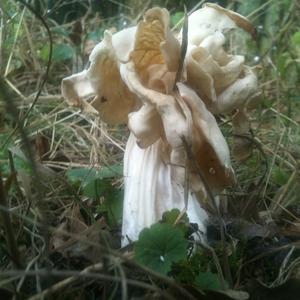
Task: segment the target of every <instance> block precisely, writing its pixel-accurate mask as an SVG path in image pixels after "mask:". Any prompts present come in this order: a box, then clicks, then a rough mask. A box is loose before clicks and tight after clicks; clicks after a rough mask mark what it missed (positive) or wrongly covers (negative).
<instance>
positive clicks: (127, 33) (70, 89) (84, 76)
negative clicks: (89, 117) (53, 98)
mask: <svg viewBox="0 0 300 300" xmlns="http://www.w3.org/2000/svg"><path fill="white" fill-rule="evenodd" d="M134 35H135V28H129V29H125V30H123V31H121V32H119V33H116V34H115V35H113V36H112V35H111V34H110V33H109V32H108V31H106V32H105V34H104V39H103V40H102V42H101V43H99V44H98V45H97V46H96V47H95V48H94V50H93V51H92V53H91V55H90V67H89V68H88V69H87V70H85V71H83V72H81V73H78V74H75V75H72V76H69V77H67V78H64V79H63V81H62V94H63V96H64V98H65V99H66V100H67V101H68V103H69V104H71V105H73V106H77V107H80V108H81V109H82V110H83V111H85V112H88V113H95V114H99V115H100V117H101V119H102V120H103V121H105V122H107V123H110V124H116V123H127V120H128V114H129V113H130V112H132V111H134V110H136V109H138V107H139V103H138V101H137V98H136V96H135V95H134V94H132V93H131V92H130V91H129V89H128V88H127V86H126V85H125V84H124V82H123V80H122V79H121V76H120V71H119V60H121V59H123V60H126V59H128V54H129V52H130V49H131V47H132V46H133V42H134ZM91 96H94V98H93V100H92V101H91V103H89V102H88V101H87V98H90V97H91Z"/></svg>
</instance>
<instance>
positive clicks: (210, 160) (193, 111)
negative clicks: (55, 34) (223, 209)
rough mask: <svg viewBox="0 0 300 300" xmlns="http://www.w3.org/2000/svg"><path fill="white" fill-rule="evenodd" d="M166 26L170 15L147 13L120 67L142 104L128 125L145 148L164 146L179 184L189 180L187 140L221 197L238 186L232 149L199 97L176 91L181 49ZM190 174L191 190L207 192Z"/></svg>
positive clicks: (155, 11) (180, 85) (187, 90)
mask: <svg viewBox="0 0 300 300" xmlns="http://www.w3.org/2000/svg"><path fill="white" fill-rule="evenodd" d="M168 24H169V15H168V13H167V11H166V10H164V9H160V8H154V9H151V10H149V11H148V12H147V13H146V16H145V18H144V20H143V21H142V22H141V23H139V25H138V27H137V34H136V41H135V46H134V49H133V51H132V52H131V54H130V57H131V60H130V61H129V62H128V63H127V64H124V65H121V75H122V78H123V80H124V82H125V83H126V85H127V86H128V87H129V89H130V90H131V92H132V93H134V94H136V95H137V96H138V98H139V99H140V100H141V102H142V103H143V106H142V108H141V109H140V110H139V111H137V112H133V113H131V114H130V115H129V123H128V125H129V128H130V130H131V131H132V132H133V133H134V135H135V136H136V138H137V143H138V144H139V145H140V146H141V147H148V146H150V145H151V144H153V143H154V142H156V141H157V140H159V139H160V138H161V139H162V140H164V141H165V142H166V144H167V145H166V148H168V147H169V150H170V154H169V162H170V164H171V165H172V166H173V168H172V169H173V175H174V178H175V180H176V181H177V182H179V183H180V184H183V183H184V176H185V171H184V170H185V164H186V149H185V145H184V140H186V141H187V143H188V145H189V146H190V147H191V149H192V153H193V155H194V158H195V159H196V160H197V162H198V164H199V167H200V168H201V170H202V172H203V174H204V176H205V179H206V180H207V182H208V184H209V185H210V187H211V189H212V190H213V191H215V192H219V191H221V190H223V189H224V188H225V187H226V186H228V185H230V184H232V183H233V182H234V175H233V171H232V169H231V166H230V157H229V149H228V146H227V143H226V141H225V139H224V137H223V135H222V133H221V131H220V129H219V128H218V125H217V122H216V120H215V118H214V117H213V115H212V114H211V113H210V112H209V111H208V110H207V109H206V107H205V105H204V103H203V102H202V100H201V99H200V98H199V97H198V96H197V95H196V93H195V92H193V91H192V90H191V89H190V88H188V87H187V86H186V85H184V84H183V83H178V84H177V87H178V90H179V92H175V91H173V86H174V80H175V76H176V73H175V72H176V67H177V68H178V65H179V64H178V62H179V59H180V57H179V55H180V51H179V50H178V49H179V48H180V47H179V46H176V43H175V42H174V41H176V40H175V38H174V37H173V36H172V35H171V32H170V29H169V26H168ZM162 45H163V48H162ZM163 49H173V52H172V51H168V52H164V50H163ZM168 53H170V56H171V58H170V57H168ZM191 171H192V178H191V184H192V186H191V187H192V189H193V190H194V191H198V190H204V188H203V185H202V183H201V180H200V178H199V176H198V175H197V174H196V173H197V171H196V169H194V170H191Z"/></svg>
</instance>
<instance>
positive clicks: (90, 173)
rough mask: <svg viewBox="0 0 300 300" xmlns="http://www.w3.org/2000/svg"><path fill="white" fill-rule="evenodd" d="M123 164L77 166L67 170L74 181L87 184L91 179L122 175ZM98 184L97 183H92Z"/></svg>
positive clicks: (69, 177)
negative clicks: (97, 166)
mask: <svg viewBox="0 0 300 300" xmlns="http://www.w3.org/2000/svg"><path fill="white" fill-rule="evenodd" d="M122 174H123V166H122V165H121V164H115V165H111V166H109V167H102V168H101V169H98V168H75V169H71V170H68V171H67V177H68V179H69V181H70V182H72V183H77V182H79V183H81V184H82V186H86V185H88V184H90V183H91V181H94V180H97V179H104V178H114V177H119V176H122ZM91 184H92V185H93V184H96V183H91Z"/></svg>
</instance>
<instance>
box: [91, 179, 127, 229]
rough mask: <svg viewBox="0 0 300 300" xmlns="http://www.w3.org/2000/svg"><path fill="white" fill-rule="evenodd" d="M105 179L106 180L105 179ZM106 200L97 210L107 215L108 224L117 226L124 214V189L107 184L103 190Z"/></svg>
mask: <svg viewBox="0 0 300 300" xmlns="http://www.w3.org/2000/svg"><path fill="white" fill-rule="evenodd" d="M103 181H104V180H103ZM102 196H103V197H104V199H105V200H104V202H103V203H102V204H101V205H99V206H98V208H97V212H99V213H102V214H104V215H105V217H106V221H107V223H108V225H110V226H115V225H118V224H121V222H122V214H123V198H124V192H123V190H120V189H117V188H115V187H113V186H112V185H111V184H110V186H108V184H107V186H106V188H104V189H103V190H102Z"/></svg>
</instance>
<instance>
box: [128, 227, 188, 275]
mask: <svg viewBox="0 0 300 300" xmlns="http://www.w3.org/2000/svg"><path fill="white" fill-rule="evenodd" d="M187 246H188V241H187V240H186V239H185V238H184V236H183V232H182V231H181V230H180V229H178V228H175V227H173V226H172V225H170V224H166V223H157V224H154V225H152V226H151V227H150V228H145V229H144V230H142V231H141V233H140V235H139V239H138V241H137V242H136V244H135V247H134V250H135V256H136V260H137V262H139V263H140V264H142V265H145V266H147V267H149V268H150V269H152V270H154V271H156V272H159V273H162V274H167V273H168V272H169V271H170V270H171V265H172V263H175V262H178V261H180V260H182V259H184V258H186V249H187Z"/></svg>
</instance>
